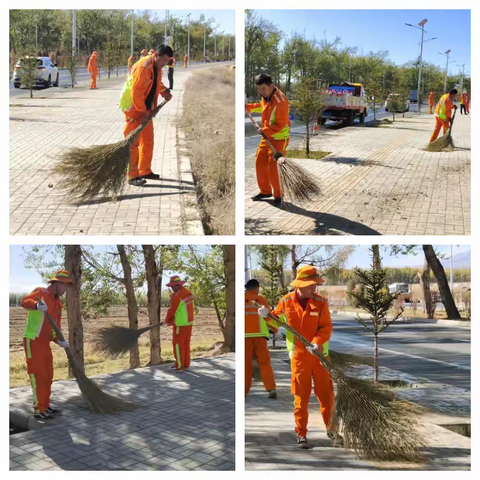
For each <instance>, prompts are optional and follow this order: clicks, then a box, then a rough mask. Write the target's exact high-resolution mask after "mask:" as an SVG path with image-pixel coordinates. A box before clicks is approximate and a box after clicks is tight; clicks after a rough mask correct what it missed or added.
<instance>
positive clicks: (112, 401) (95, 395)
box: [37, 299, 136, 414]
mask: <svg viewBox="0 0 480 480" xmlns="http://www.w3.org/2000/svg"><path fill="white" fill-rule="evenodd" d="M37 300H39V301H40V299H37ZM45 315H46V317H47V318H48V321H49V322H50V324H51V325H52V328H53V330H54V331H55V333H56V334H57V337H58V338H59V339H60V341H62V342H64V341H65V337H64V336H63V334H62V331H61V330H60V329H59V328H58V325H57V323H56V322H55V320H53V318H52V317H51V316H50V315H49V314H48V312H45ZM65 353H66V354H67V358H68V361H69V363H70V366H71V367H72V371H73V375H74V376H75V380H76V381H77V384H78V387H79V388H80V391H81V392H82V394H83V397H84V398H85V400H86V401H87V403H88V408H89V409H90V411H91V412H92V413H103V414H112V413H118V412H127V411H132V410H135V408H136V406H135V405H134V404H133V403H131V402H127V401H125V400H121V399H119V398H116V397H113V396H112V395H108V393H105V392H103V391H102V390H101V389H100V388H99V387H98V385H97V384H96V383H95V382H93V381H92V380H90V379H89V378H88V377H87V376H86V375H85V372H84V370H83V368H81V366H80V365H79V364H78V363H77V362H76V361H75V357H74V356H73V352H72V350H71V349H70V347H67V348H66V349H65Z"/></svg>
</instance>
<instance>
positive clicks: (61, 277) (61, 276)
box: [48, 270, 75, 283]
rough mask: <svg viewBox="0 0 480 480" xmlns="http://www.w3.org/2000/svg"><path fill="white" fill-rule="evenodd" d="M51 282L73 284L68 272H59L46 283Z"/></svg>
mask: <svg viewBox="0 0 480 480" xmlns="http://www.w3.org/2000/svg"><path fill="white" fill-rule="evenodd" d="M52 282H62V283H75V282H74V281H73V280H72V277H71V276H70V272H69V271H68V270H59V271H58V272H57V273H55V276H54V277H53V278H51V279H50V280H49V281H48V283H52Z"/></svg>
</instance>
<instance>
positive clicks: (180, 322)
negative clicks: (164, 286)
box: [172, 288, 194, 327]
mask: <svg viewBox="0 0 480 480" xmlns="http://www.w3.org/2000/svg"><path fill="white" fill-rule="evenodd" d="M175 296H176V297H177V298H179V300H180V303H179V305H178V307H177V310H176V311H175V326H176V327H186V326H188V325H193V315H194V314H193V312H194V305H193V295H192V292H190V291H189V290H187V289H186V288H182V289H181V290H180V291H179V292H177V293H176V294H175V295H174V297H175ZM172 300H173V297H172Z"/></svg>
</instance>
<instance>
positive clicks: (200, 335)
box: [10, 307, 223, 387]
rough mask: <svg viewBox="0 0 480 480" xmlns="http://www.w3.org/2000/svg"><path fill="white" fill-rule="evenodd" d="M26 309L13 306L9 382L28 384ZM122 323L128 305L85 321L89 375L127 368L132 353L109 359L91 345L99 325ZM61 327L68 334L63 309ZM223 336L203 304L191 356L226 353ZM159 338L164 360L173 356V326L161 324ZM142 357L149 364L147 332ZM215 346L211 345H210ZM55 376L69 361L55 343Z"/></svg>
mask: <svg viewBox="0 0 480 480" xmlns="http://www.w3.org/2000/svg"><path fill="white" fill-rule="evenodd" d="M166 312H167V308H165V307H164V308H162V318H165V314H166ZM138 320H139V322H138V323H139V327H140V328H141V327H146V326H147V325H148V315H147V309H146V308H140V309H139V317H138ZM25 321H26V312H25V310H24V309H23V308H21V307H11V308H10V386H11V387H14V386H15V387H17V386H26V385H28V376H27V373H26V363H25V353H24V351H23V331H24V328H25ZM113 325H119V326H123V327H128V317H127V308H126V307H114V308H112V309H110V312H109V315H108V316H106V317H99V318H96V319H94V320H90V321H89V322H84V325H83V327H84V338H85V365H86V373H87V375H97V374H102V373H113V372H118V371H121V370H125V369H127V368H128V366H129V365H128V364H129V356H128V355H126V356H124V357H121V358H119V359H110V358H107V357H104V356H102V355H99V354H97V353H96V352H94V351H93V348H92V339H93V338H95V336H96V335H97V332H98V330H99V329H100V328H103V327H109V326H113ZM62 330H63V333H64V335H65V337H67V338H68V318H67V313H66V311H64V313H63V318H62ZM221 340H223V335H222V331H221V330H220V327H219V326H218V322H217V317H216V315H215V311H214V310H213V309H212V308H200V309H198V312H197V313H196V315H195V324H194V327H193V331H192V341H191V351H192V358H198V357H212V356H215V355H220V354H222V353H223V351H221V348H220V347H219V346H218V345H219V343H218V342H221ZM160 341H161V346H162V358H163V359H164V361H166V362H168V361H172V360H173V351H172V329H171V328H170V327H162V328H160ZM139 346H140V361H141V364H142V365H146V364H147V363H148V361H149V357H150V339H149V334H148V333H146V334H144V335H143V336H142V337H140V342H139ZM212 346H214V348H213V349H212V348H211V347H212ZM52 351H53V359H54V368H55V378H54V379H55V380H62V379H66V378H67V372H68V362H67V358H66V356H65V354H64V352H63V350H62V349H61V348H59V347H57V346H56V345H54V344H52Z"/></svg>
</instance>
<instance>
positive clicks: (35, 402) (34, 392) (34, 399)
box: [30, 373, 38, 407]
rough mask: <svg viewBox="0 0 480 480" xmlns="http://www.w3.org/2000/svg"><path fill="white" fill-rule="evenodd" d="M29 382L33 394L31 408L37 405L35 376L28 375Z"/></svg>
mask: <svg viewBox="0 0 480 480" xmlns="http://www.w3.org/2000/svg"><path fill="white" fill-rule="evenodd" d="M30 382H32V392H33V406H34V407H36V406H37V405H38V398H37V381H36V380H35V374H33V373H31V374H30Z"/></svg>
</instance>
